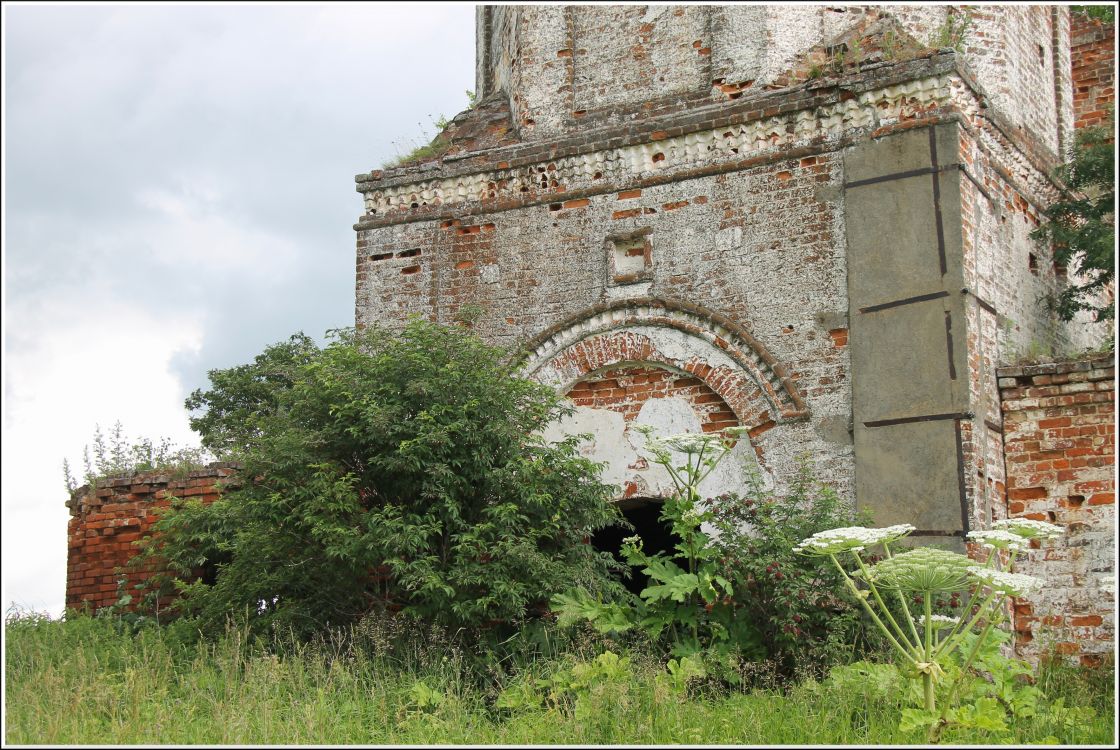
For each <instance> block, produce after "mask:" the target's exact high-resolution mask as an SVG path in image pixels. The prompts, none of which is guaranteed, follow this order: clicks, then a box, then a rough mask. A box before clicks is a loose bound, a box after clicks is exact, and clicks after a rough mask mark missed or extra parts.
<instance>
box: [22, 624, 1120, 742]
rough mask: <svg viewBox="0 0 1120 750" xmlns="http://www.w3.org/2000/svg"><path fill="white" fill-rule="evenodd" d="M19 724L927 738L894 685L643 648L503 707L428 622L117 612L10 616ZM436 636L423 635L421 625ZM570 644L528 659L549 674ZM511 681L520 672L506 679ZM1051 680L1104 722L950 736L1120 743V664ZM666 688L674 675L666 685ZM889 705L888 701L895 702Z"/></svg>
mask: <svg viewBox="0 0 1120 750" xmlns="http://www.w3.org/2000/svg"><path fill="white" fill-rule="evenodd" d="M5 631H6V636H7V655H6V663H5V673H6V677H7V695H6V696H5V700H6V705H7V726H6V729H5V732H6V736H5V741H6V742H7V743H11V744H87V743H91V742H96V743H110V744H156V743H161V744H163V743H173V744H512V745H522V744H556V743H565V744H569V743H575V744H679V743H686V744H791V745H806V744H824V745H832V744H835V745H845V744H852V745H876V744H922V742H923V739H922V738H921V737H918V736H910V735H908V734H906V733H903V732H901V731H900V730H899V728H898V711H897V709H896V708H895V707H893V706H891V705H889V702H887V703H885V702H884V699H883V698H882V697H880V698H874V697H871V696H869V695H864V694H854V695H837V694H836V693H835V692H825V691H822V690H821V689H820V687H819V686H818V687H816V688H814V687H812V686H811V685H810V686H804V685H803V686H799V687H795V688H792V689H791V690H788V691H787V692H785V693H783V692H781V691H779V690H777V689H755V690H752V691H750V692H735V691H732V692H730V693H727V692H718V691H713V690H704V689H699V690H692V691H690V693H689V694H688V696H687V697H686V696H684V695H683V694H674V693H672V692H667V691H666V690H664V689H663V685H662V683H660V682H659V681H657V680H655V679H654V677H655V675H656V674H659V673H663V672H664V667H662V666H661V665H658V664H657V663H656V662H655V660H654V659H652V658H650V657H648V656H643V655H641V654H632V655H631V656H632V658H633V666H632V670H633V676H632V677H631V678H630V679H628V680H625V681H622V682H604V683H602V684H596V685H592V687H591V688H590V689H589V690H587V691H586V693H584V694H583V695H582V697H581V698H580V699H579V701H577V702H576V704H575V705H574V708H573V706H572V704H570V703H569V704H566V705H565V704H557V705H553V706H552V707H540V708H532V709H529V710H520V711H518V710H510V709H508V708H499V707H497V706H496V703H495V698H496V696H497V695H498V690H499V688H500V685H499V684H498V682H497V681H498V678H497V674H496V673H495V678H494V680H495V681H491V682H490V684H488V685H486V684H484V685H482V686H480V685H479V684H478V683H476V682H471V681H469V680H467V679H466V678H465V677H464V676H463V675H464V672H463V670H462V667H463V664H464V659H465V658H467V655H465V654H464V653H463V652H462V651H461V650H460V649H458V648H456V647H454V646H450V645H448V644H447V643H446V642H442V643H441V642H439V639H438V638H437V639H435V640H434V641H433V640H432V639H431V638H430V637H428V636H427V634H417V635H418V637H417V638H416V639H414V641H413V645H412V646H410V647H408V648H405V649H401V648H397V649H395V650H394V649H387V648H385V647H384V645H383V643H382V641H381V638H380V636H378V635H377V633H376V632H371V633H369V634H366V635H364V636H363V638H365V641H364V642H365V643H366V645H365V646H363V647H362V648H358V649H355V648H349V647H344V646H342V645H340V644H341V641H337V642H336V641H332V643H333V645H332V644H331V643H328V644H327V645H320V646H314V647H313V646H297V647H295V648H291V649H289V651H288V652H287V655H286V656H282V657H278V656H275V655H270V654H269V653H267V652H266V651H265V650H264V649H263V648H261V647H260V645H259V644H249V643H246V642H245V641H244V639H243V638H242V637H241V635H240V634H239V633H238V632H237V631H236V630H233V629H231V630H230V631H229V632H228V633H227V635H226V637H224V638H222V639H220V640H219V641H217V642H216V643H213V644H209V645H189V644H186V643H184V641H183V640H182V639H180V638H177V637H176V636H175V633H174V631H173V630H167V629H165V630H159V629H156V628H148V629H144V630H141V631H140V632H139V633H138V634H133V633H131V632H129V631H127V630H126V629H124V628H122V627H120V626H119V625H118V624H117V623H116V622H114V621H113V620H112V619H109V618H102V619H93V618H88V617H77V618H75V619H72V620H70V621H65V622H59V621H49V620H46V619H42V618H35V617H27V616H23V617H16V618H9V620H8V622H7V623H6V625H5ZM420 636H423V637H420ZM594 656H595V654H594V653H591V652H590V650H588V653H583V654H580V653H574V654H572V653H569V654H567V655H566V656H564V655H561V656H560V657H556V658H553V659H550V660H537V661H531V662H527V663H525V664H522V665H521V667H522V670H523V671H524V670H531V671H532V673H533V674H534V675H547V674H548V673H549V672H550V671H554V670H555V669H556V668H557V665H558V664H559V663H560V662H561V661H564V660H565V659H566V660H567V663H571V660H573V659H585V660H586V659H591V658H593V657H594ZM507 683H508V680H507ZM1040 683H1041V686H1042V687H1043V689H1045V690H1048V691H1051V692H1052V694H1054V695H1061V696H1064V697H1065V701H1066V705H1091V706H1093V707H1094V708H1095V709H1096V712H1097V718H1095V719H1094V720H1093V721H1091V722H1088V723H1087V724H1085V725H1078V726H1061V725H1060V724H1055V723H1042V722H1039V721H1034V720H1021V721H1020V722H1019V723H1016V724H1015V725H1014V726H1013V727H1012V734H1011V735H1010V736H1005V737H1002V738H999V737H996V736H993V735H988V734H986V733H984V732H980V731H975V732H972V733H970V734H968V735H962V736H957V737H954V738H952V739H951V740H948V739H947V742H952V743H953V744H970V745H971V744H989V743H993V742H1001V741H1002V742H1003V743H1010V744H1012V745H1015V744H1034V743H1042V742H1053V741H1055V740H1056V741H1057V742H1059V743H1062V744H1076V745H1085V744H1103V745H1109V744H1111V740H1112V739H1113V709H1114V703H1113V695H1114V693H1113V685H1112V675H1111V672H1105V671H1101V670H1098V671H1094V672H1078V671H1075V670H1073V669H1070V668H1053V669H1050V670H1047V671H1044V672H1043V674H1042V676H1041V678H1040ZM659 686H661V687H659ZM887 700H888V701H889V699H887Z"/></svg>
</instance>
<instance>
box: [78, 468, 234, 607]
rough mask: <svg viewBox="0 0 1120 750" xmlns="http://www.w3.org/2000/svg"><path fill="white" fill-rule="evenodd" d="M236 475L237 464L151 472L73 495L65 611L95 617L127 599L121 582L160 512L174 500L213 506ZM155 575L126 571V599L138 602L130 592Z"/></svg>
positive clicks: (131, 570) (143, 570)
mask: <svg viewBox="0 0 1120 750" xmlns="http://www.w3.org/2000/svg"><path fill="white" fill-rule="evenodd" d="M235 471H236V466H235V465H233V464H229V463H214V464H210V466H207V467H206V468H204V469H200V470H197V471H192V472H190V473H188V474H187V475H186V476H182V477H176V476H173V475H171V474H169V473H167V472H166V471H150V472H144V473H140V474H134V475H132V476H128V477H117V478H111V479H105V480H103V481H102V482H101V483H100V484H99V486H97V487H96V488H91V487H89V486H88V485H87V486H85V487H82V488H80V489H78V490H75V491H74V493H73V494H72V495H71V497H70V501H69V502H68V503H67V505H68V506H69V507H70V522H69V524H68V528H67V538H68V550H67V558H66V607H67V609H83V608H85V607H89V608H90V609H91V610H92V611H96V610H98V609H100V608H101V607H106V606H109V605H111V604H113V603H115V602H116V601H117V600H118V598H119V595H120V593H123V592H119V591H118V588H119V587H118V582H119V579H120V578H121V577H122V576H125V575H126V571H125V570H124V567H123V566H124V565H125V564H126V563H127V562H128V561H129V560H131V559H132V558H133V557H134V556H135V555H136V553H137V551H138V550H137V548H136V545H135V542H136V541H137V540H138V539H140V538H141V537H142V536H145V535H147V534H148V533H150V531H151V527H152V524H153V523H154V522H155V520H156V510H157V509H159V508H166V507H167V506H168V505H169V504H170V498H171V497H182V498H188V497H201V499H202V501H203V502H211V501H213V500H214V499H216V498H217V497H218V495H220V494H221V487H222V483H223V481H224V482H227V483H228V482H229V481H230V480H229V479H228V478H229V477H230V476H231V475H232V474H233V473H234V472H235ZM154 572H155V571H154V570H153V569H151V568H150V567H149V568H146V569H128V570H127V578H128V581H127V586H128V588H127V593H130V594H132V596H133V600H134V601H138V600H139V596H137V592H136V591H135V590H133V588H132V587H133V586H135V585H136V584H138V583H140V582H142V581H145V580H147V579H148V578H150V577H151V575H152V574H153V573H154ZM161 604H166V602H161Z"/></svg>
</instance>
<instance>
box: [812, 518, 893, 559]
mask: <svg viewBox="0 0 1120 750" xmlns="http://www.w3.org/2000/svg"><path fill="white" fill-rule="evenodd" d="M913 530H914V527H913V526H911V525H910V524H908V523H900V524H896V525H894V526H887V527H886V528H882V529H869V528H866V527H864V526H844V527H842V528H839V529H828V530H827V531H818V532H817V533H816V534H813V535H812V536H811V537H809V538H808V539H804V540H802V541H801V543H800V544H798V545H797V546H796V547H794V548H793V551H794V552H800V553H803V554H806V555H834V554H836V553H838V552H859V551H860V550H863V549H866V548H867V547H873V546H875V545H876V544H882V543H884V542H893V541H895V540H897V539H901V538H902V537H904V536H906V535H907V534H909V533H910V532H912V531H913Z"/></svg>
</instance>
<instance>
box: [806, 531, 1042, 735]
mask: <svg viewBox="0 0 1120 750" xmlns="http://www.w3.org/2000/svg"><path fill="white" fill-rule="evenodd" d="M913 531H914V527H913V526H912V525H910V524H898V525H895V526H890V527H887V528H882V529H868V528H864V527H840V528H836V529H829V530H825V531H822V532H818V533H816V534H814V535H813V536H811V537H809V538H807V539H805V540H804V541H803V542H801V544H799V545H798V546H797V548H796V549H797V550H798V551H799V552H800V553H801V554H804V555H807V556H810V557H815V558H817V559H823V558H828V560H829V561H831V563H832V564H833V566H834V567H835V569H836V570H837V572H838V573H839V574H840V575H841V577H842V579H843V582H844V585H845V586H846V587H847V589H848V590H849V591H850V592H851V593H852V595H853V596H854V597H855V598H856V600H857V601H859V602H860V604H861V606H863V608H864V610H865V612H866V614H867V615H868V616H869V617H870V618H871V620H872V621H873V622H874V623H875V626H876V627H877V628H878V629H879V631H880V632H881V633H882V635H883V637H884V638H885V639H886V640H887V641H888V642H889V643H890V644H891V646H892V647H893V649H894V658H895V663H896V665H897V667H898V669H899V670H901V673H902V674H903V675H904V676H905V677H907V678H908V679H909V686H908V687H909V689H908V690H905V691H903V692H905V693H907V694H909V696H910V698H909V701H908V703H909V704H910V705H905V704H903V705H900V706H899V708H900V710H901V714H900V716H901V723H900V727H901V728H902V729H903V731H906V732H911V731H917V730H921V731H924V732H926V733H927V739H928V741H930V742H937V741H939V740H940V738H941V736H942V734H943V733H944V732H946V731H950V732H959V731H960V730H962V729H964V730H977V731H982V732H987V733H995V734H999V733H1003V732H1007V731H1010V725H1009V724H1008V722H1007V719H1008V717H1009V716H1011V717H1018V718H1024V719H1026V718H1030V717H1033V716H1035V715H1036V714H1037V713H1038V712H1039V711H1040V706H1041V702H1042V700H1043V698H1044V696H1043V694H1042V692H1041V691H1040V690H1039V689H1038V688H1036V687H1034V686H1033V685H1031V684H1030V681H1029V680H1030V678H1031V676H1032V672H1033V670H1032V669H1031V668H1030V666H1029V665H1027V664H1026V663H1025V662H1021V661H1019V660H1015V659H1010V658H1008V657H1006V656H1005V655H1004V654H1003V653H1002V651H1001V649H1000V647H1001V646H1002V645H1004V644H1005V643H1006V642H1007V641H1008V640H1009V639H1010V635H1009V634H1008V633H1007V632H1006V631H1003V630H1000V629H999V628H998V627H997V626H998V625H1000V624H1001V623H1002V622H1003V621H1005V620H1006V611H1007V608H1008V606H1007V605H1008V602H1007V601H1006V600H1007V599H1008V598H1010V597H1015V596H1026V595H1029V594H1030V593H1031V592H1032V591H1034V590H1035V589H1037V588H1039V587H1041V586H1042V585H1043V581H1041V580H1040V579H1037V578H1034V577H1032V576H1028V575H1022V574H1017V573H1012V572H1010V569H1011V566H1012V565H1013V564H1014V562H1015V558H1016V555H1017V554H1018V553H1019V552H1021V551H1023V550H1025V549H1027V548H1028V546H1029V545H1030V544H1031V543H1032V542H1041V541H1044V540H1048V539H1054V538H1057V537H1058V536H1060V534H1061V533H1062V532H1063V530H1062V528H1061V527H1058V526H1055V525H1053V524H1050V523H1047V522H1044V521H1037V520H1031V519H1006V520H1001V521H997V522H995V523H994V524H993V528H992V529H989V530H983V531H972V532H969V534H968V538H969V539H970V540H971V541H972V542H975V543H976V544H978V545H980V547H981V548H983V549H986V550H988V554H987V560H986V561H980V560H973V559H970V558H969V557H966V556H965V555H960V554H957V553H954V552H949V551H946V550H938V549H931V548H926V547H918V548H916V549H912V550H910V551H908V552H903V553H901V554H894V553H893V552H892V549H891V545H892V544H893V543H895V542H897V541H899V540H900V539H903V538H904V537H906V536H908V535H909V534H911V533H912V532H913ZM873 548H878V549H881V551H882V555H883V559H882V560H881V562H878V563H876V564H874V565H871V566H869V565H868V564H867V562H866V561H865V560H864V555H869V554H870V550H871V549H873ZM861 553H863V554H861ZM1003 553H1006V555H1007V556H1006V558H1004V557H1003ZM849 555H850V561H849V562H850V563H854V566H855V570H853V571H852V572H851V573H849V572H847V571H846V570H845V568H844V567H843V565H842V564H841V562H840V556H844V557H845V559H847V556H849ZM981 563H983V564H981ZM857 581H858V584H857ZM880 589H882V592H881V591H880ZM963 589H968V590H969V592H970V596H969V600H968V603H967V606H965V607H964V608H962V609H961V610H960V611H959V612H958V614H957V615H956V616H952V615H943V614H940V613H938V614H934V612H933V607H934V600H935V595H936V594H939V593H947V592H959V591H961V590H963ZM892 594H893V595H894V596H893V597H891V595H892ZM884 595H885V596H886V598H888V599H891V598H893V599H895V600H896V601H894V602H892V604H896V605H897V606H890V607H888V606H887V603H886V601H885V600H884ZM911 596H913V598H914V601H915V603H916V604H918V605H919V606H921V607H922V609H921V610H916V611H917V612H919V613H920V617H913V616H912V615H911V609H910V605H909V603H908V599H909V598H910V597H911Z"/></svg>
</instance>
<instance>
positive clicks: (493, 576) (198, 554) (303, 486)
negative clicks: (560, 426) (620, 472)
mask: <svg viewBox="0 0 1120 750" xmlns="http://www.w3.org/2000/svg"><path fill="white" fill-rule="evenodd" d="M211 382H212V388H211V389H210V390H209V391H206V392H201V393H196V394H194V395H193V396H192V398H191V402H190V403H191V404H193V405H195V406H201V407H202V408H204V409H206V412H205V413H204V414H203V415H202V416H200V417H198V418H197V419H195V420H194V421H193V424H194V425H195V427H196V429H199V430H200V431H201V432H202V434H203V439H204V441H207V444H213V445H220V446H223V447H228V448H230V449H231V450H234V449H235V450H236V452H237V454H238V455H239V457H240V459H241V461H242V464H243V475H244V476H245V477H252V478H253V481H247V482H245V483H244V485H242V486H241V487H239V488H235V489H232V490H230V491H227V492H226V493H225V494H224V495H223V496H222V497H221V498H220V499H219V500H217V501H215V502H213V503H212V504H210V505H208V506H203V505H201V504H199V503H197V502H181V501H177V502H175V503H174V504H173V509H172V511H171V512H169V513H167V514H165V515H164V516H163V517H162V518H161V519H160V520H159V521H158V522H157V523H156V526H155V530H156V532H157V535H156V536H154V537H153V541H152V542H151V543H150V544H149V545H148V547H147V548H146V550H145V552H144V555H145V557H146V558H147V557H154V558H156V559H158V560H160V561H163V563H164V564H166V565H168V566H169V567H170V569H171V570H172V571H173V573H174V574H175V575H176V576H177V577H178V580H177V581H176V584H175V585H177V587H178V588H179V591H180V593H181V595H182V596H181V600H180V606H181V608H182V610H183V612H184V613H186V614H188V615H190V616H192V617H193V618H195V622H196V623H197V625H198V627H200V628H202V629H203V630H204V631H206V632H209V633H214V632H218V631H219V630H220V628H221V627H222V626H223V624H224V622H225V619H226V617H227V616H228V615H229V614H230V613H242V612H244V613H245V615H246V617H247V621H248V624H249V627H250V628H251V629H252V630H254V631H255V632H263V631H264V630H266V629H280V630H283V631H287V630H289V629H290V630H292V631H294V632H296V633H302V634H311V633H314V632H316V631H322V630H324V629H325V628H327V627H328V626H334V625H343V624H346V623H350V622H355V621H357V620H358V619H360V618H361V617H363V616H364V615H366V614H368V613H370V612H375V611H380V610H384V609H391V610H397V609H400V610H403V611H404V612H405V613H410V614H413V615H415V616H416V617H417V618H418V619H420V620H421V621H425V622H435V623H440V624H443V625H446V626H448V627H451V628H467V629H472V630H474V631H476V632H477V631H478V630H480V629H483V628H485V627H486V626H488V625H493V626H494V627H495V628H498V629H501V628H502V627H506V628H508V627H510V623H513V622H514V621H517V620H520V619H522V618H525V617H527V616H531V615H532V614H533V613H534V612H536V611H539V609H540V607H541V606H542V605H543V603H544V602H545V601H547V598H548V597H549V596H550V595H552V594H554V593H557V592H559V591H561V590H563V589H564V588H567V587H568V586H571V585H573V584H576V585H580V586H582V587H584V588H587V589H588V590H591V591H603V590H606V589H608V588H610V586H612V584H610V583H609V582H608V580H607V578H606V577H605V573H606V570H607V565H608V563H607V562H606V560H607V558H608V556H607V555H605V554H603V553H598V552H595V551H594V550H593V548H592V547H591V546H590V545H587V544H584V543H583V539H584V538H585V537H587V536H589V535H590V534H591V533H592V532H593V531H594V530H595V529H597V528H600V527H602V526H605V525H607V524H609V523H611V522H613V521H614V520H615V519H616V518H617V510H616V509H615V508H614V507H613V506H612V505H611V504H610V503H609V502H608V499H609V495H610V488H608V487H606V486H604V485H602V484H601V483H599V482H598V480H597V477H598V467H597V466H596V465H595V464H592V463H591V462H589V461H587V460H586V459H583V458H581V457H580V456H579V455H578V452H577V444H576V441H575V440H574V439H570V440H567V441H564V442H561V443H556V444H547V443H546V442H545V441H544V439H543V438H541V437H540V430H541V429H542V428H543V427H544V426H545V425H546V424H548V423H549V422H551V421H552V420H553V419H555V418H557V417H558V416H559V415H560V414H561V413H562V412H563V409H564V407H562V405H561V401H560V398H559V397H558V396H557V395H556V394H555V393H554V392H553V391H552V389H550V388H548V387H547V386H544V385H540V384H537V383H534V382H531V381H528V380H524V379H520V378H516V377H513V376H512V373H511V371H510V367H509V366H508V365H507V364H506V362H505V359H504V353H503V352H502V351H501V350H498V349H495V348H492V347H489V346H486V345H484V344H483V343H482V342H481V341H479V340H478V339H477V338H476V337H474V336H473V335H471V334H470V333H469V332H467V331H465V330H463V329H459V328H448V327H442V326H438V325H436V324H433V323H428V322H425V321H421V320H414V321H412V322H410V323H409V324H408V325H407V326H406V327H405V329H404V330H403V332H402V333H401V334H400V335H399V336H394V335H392V334H390V333H389V332H387V331H384V330H380V329H376V328H371V329H367V330H363V331H354V330H343V331H335V332H333V333H332V341H331V343H329V345H327V346H325V347H324V348H322V349H319V348H317V347H315V346H314V345H313V344H311V342H310V341H309V340H307V339H305V338H303V337H293V339H292V340H291V341H290V342H289V343H288V344H281V345H277V346H274V347H270V348H269V349H268V350H266V351H265V352H264V354H262V355H261V356H260V357H258V358H257V359H256V360H255V361H254V363H252V364H250V365H245V366H242V367H237V368H233V369H231V370H224V371H217V372H215V373H212V374H211ZM205 564H210V565H212V566H214V567H215V569H214V570H213V576H212V577H211V578H212V580H207V579H196V576H197V573H198V572H199V568H200V567H201V566H203V565H205ZM615 587H616V588H617V586H615ZM501 623H505V625H501Z"/></svg>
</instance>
